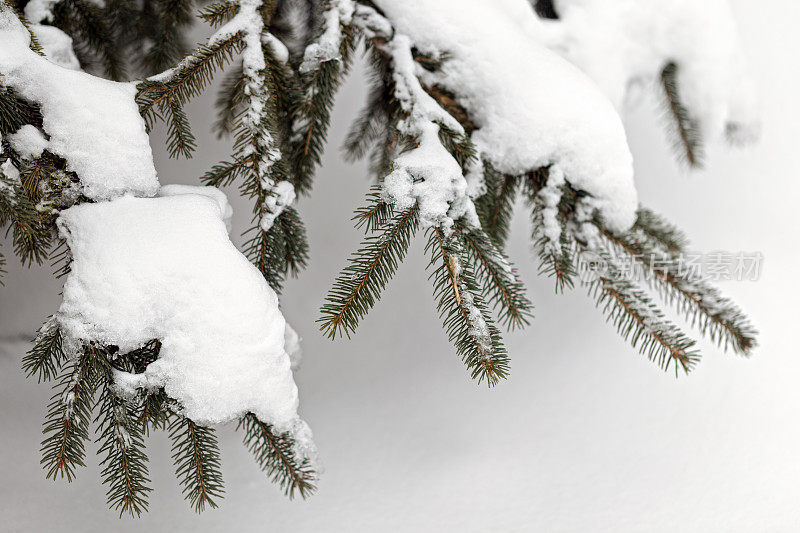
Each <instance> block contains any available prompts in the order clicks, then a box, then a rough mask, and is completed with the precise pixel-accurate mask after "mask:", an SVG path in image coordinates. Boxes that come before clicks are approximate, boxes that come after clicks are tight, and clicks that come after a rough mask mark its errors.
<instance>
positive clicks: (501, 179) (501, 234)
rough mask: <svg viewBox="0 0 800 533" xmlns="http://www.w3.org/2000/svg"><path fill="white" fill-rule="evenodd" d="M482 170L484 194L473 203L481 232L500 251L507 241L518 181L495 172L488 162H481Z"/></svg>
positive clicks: (515, 178)
mask: <svg viewBox="0 0 800 533" xmlns="http://www.w3.org/2000/svg"><path fill="white" fill-rule="evenodd" d="M483 169H484V172H483V175H484V182H485V183H486V193H485V194H483V195H482V196H480V197H479V198H478V199H477V200H476V201H475V209H476V211H477V212H478V218H479V219H480V221H481V228H483V231H484V232H486V234H487V235H488V236H489V238H491V239H492V241H493V242H494V243H495V245H497V247H498V248H501V249H502V248H503V247H504V246H505V243H506V240H507V239H508V234H509V230H510V226H511V217H512V215H513V213H514V211H513V210H514V200H515V199H516V196H517V191H518V190H519V182H520V180H519V178H517V177H516V176H507V175H505V174H501V173H500V172H497V170H495V168H494V167H493V166H492V165H491V164H490V163H489V162H488V161H484V162H483Z"/></svg>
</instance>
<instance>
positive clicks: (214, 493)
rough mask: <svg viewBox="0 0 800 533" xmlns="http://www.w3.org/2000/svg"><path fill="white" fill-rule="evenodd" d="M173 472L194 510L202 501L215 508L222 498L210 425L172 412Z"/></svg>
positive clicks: (201, 507)
mask: <svg viewBox="0 0 800 533" xmlns="http://www.w3.org/2000/svg"><path fill="white" fill-rule="evenodd" d="M169 438H170V439H171V440H172V459H173V461H174V462H175V474H176V475H177V476H178V479H179V481H180V484H181V485H182V486H183V495H184V497H185V498H186V499H187V500H188V501H189V503H190V504H191V505H192V507H193V508H194V510H195V511H196V512H197V513H201V512H203V511H204V510H205V508H206V505H208V506H210V507H211V508H216V507H217V503H216V501H215V500H216V499H218V498H222V495H223V494H224V492H225V488H224V485H223V481H222V471H221V462H220V454H219V443H218V441H217V437H216V435H215V434H214V430H213V429H212V428H208V427H203V426H198V425H197V424H195V423H194V422H192V421H191V420H189V419H188V418H183V417H179V416H174V417H173V418H172V421H171V422H170V424H169Z"/></svg>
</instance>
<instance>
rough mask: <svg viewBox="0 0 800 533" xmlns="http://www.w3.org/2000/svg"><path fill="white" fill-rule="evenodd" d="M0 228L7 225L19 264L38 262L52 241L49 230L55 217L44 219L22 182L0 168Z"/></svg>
mask: <svg viewBox="0 0 800 533" xmlns="http://www.w3.org/2000/svg"><path fill="white" fill-rule="evenodd" d="M0 189H1V190H3V191H4V193H3V194H0V227H2V226H5V225H6V224H8V225H9V226H8V228H7V230H6V234H8V232H11V233H12V235H13V237H12V240H13V243H14V253H15V254H16V255H17V256H18V257H19V258H20V260H21V261H22V264H28V265H29V264H31V263H33V262H34V261H35V262H36V263H37V264H41V263H42V261H44V259H45V258H46V257H47V253H48V250H49V249H50V246H51V244H52V233H51V229H52V227H53V224H54V220H48V219H45V218H44V216H43V214H42V213H40V212H39V211H38V210H37V209H36V205H34V203H33V201H32V200H31V199H30V198H29V197H28V196H27V195H26V194H25V190H24V187H23V185H22V183H21V182H18V181H14V180H11V179H10V178H9V177H7V176H5V175H4V174H3V173H2V172H1V171H0Z"/></svg>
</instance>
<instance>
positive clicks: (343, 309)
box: [317, 205, 419, 339]
mask: <svg viewBox="0 0 800 533" xmlns="http://www.w3.org/2000/svg"><path fill="white" fill-rule="evenodd" d="M417 213H418V207H417V206H416V205H415V206H414V207H412V208H410V209H407V210H405V211H403V212H401V213H398V214H396V215H395V216H393V217H392V218H391V220H389V221H388V222H386V223H385V224H383V225H381V226H380V227H379V228H377V229H376V233H377V234H376V235H370V236H368V237H366V239H365V240H364V241H363V242H362V243H361V246H360V247H359V249H358V250H357V251H356V252H355V253H353V254H352V255H351V256H350V259H349V263H350V264H349V265H348V266H346V267H345V268H344V269H343V270H342V271H341V272H340V274H339V276H338V277H337V278H336V282H335V283H334V285H333V287H331V289H330V290H329V291H328V295H327V296H326V297H325V301H326V303H325V304H323V306H322V308H321V309H320V313H321V316H320V318H318V319H317V322H318V323H319V324H320V330H321V331H323V332H324V333H325V334H326V335H327V336H328V337H330V338H332V339H333V338H335V337H336V336H337V335H342V334H344V335H347V336H348V337H350V334H351V333H352V332H353V331H355V328H356V327H357V326H358V323H359V322H360V321H361V319H362V318H364V316H365V315H366V314H367V313H368V312H369V310H370V309H372V308H373V307H374V306H375V304H376V303H377V301H378V300H380V297H381V292H382V291H383V289H384V288H385V287H386V285H387V284H388V283H389V280H390V279H391V278H392V276H393V275H394V273H395V272H396V271H397V267H398V265H399V264H400V263H401V262H402V261H403V259H404V258H405V255H406V253H407V252H408V247H409V245H410V244H411V238H412V237H413V236H414V234H415V233H416V231H417V228H418V226H419V220H418V216H417Z"/></svg>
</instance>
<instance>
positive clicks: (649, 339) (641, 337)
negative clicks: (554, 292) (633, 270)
mask: <svg viewBox="0 0 800 533" xmlns="http://www.w3.org/2000/svg"><path fill="white" fill-rule="evenodd" d="M591 252H592V253H597V254H598V255H599V256H600V257H601V258H602V259H603V260H604V261H605V263H606V269H605V271H604V272H598V273H597V274H598V275H597V278H596V279H594V280H592V281H586V282H584V285H586V286H587V288H588V290H589V294H590V296H592V297H593V298H594V299H595V302H596V305H597V307H598V308H601V309H602V311H603V312H604V314H605V315H606V317H607V318H608V320H609V321H610V322H611V323H612V324H614V326H615V327H616V328H617V332H618V333H619V334H620V335H622V337H623V338H624V339H625V340H629V341H630V343H631V345H632V346H633V347H634V348H638V349H639V352H640V353H642V354H645V355H647V358H648V359H650V360H651V361H655V362H656V363H657V364H658V365H659V366H660V367H661V368H662V369H664V370H669V368H670V366H671V365H672V364H673V363H674V365H675V373H676V375H677V373H678V367H680V368H682V369H683V371H684V372H686V373H688V372H689V371H690V370H691V369H692V368H693V367H694V366H695V364H696V363H697V362H698V361H699V359H700V355H699V354H698V353H697V351H696V350H695V342H694V341H693V340H691V339H690V338H688V337H687V336H686V335H685V334H684V333H683V332H682V331H681V330H679V329H678V328H677V327H676V326H675V325H674V324H672V323H671V322H669V321H668V320H667V319H666V318H665V317H664V315H663V313H662V312H661V311H660V310H659V309H658V308H657V307H656V306H655V305H654V304H653V303H652V301H651V300H650V298H649V297H648V296H647V295H646V294H645V293H644V292H643V291H642V290H641V289H638V288H637V287H635V286H634V285H633V284H632V283H631V282H630V281H628V280H626V279H625V278H624V275H623V274H622V272H621V271H620V270H619V268H617V266H616V264H615V261H614V260H613V258H612V257H610V256H608V255H607V254H605V253H604V252H600V251H597V250H591Z"/></svg>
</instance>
